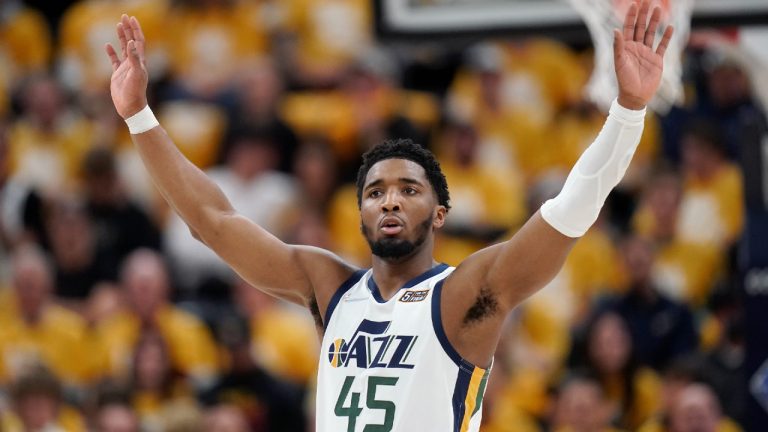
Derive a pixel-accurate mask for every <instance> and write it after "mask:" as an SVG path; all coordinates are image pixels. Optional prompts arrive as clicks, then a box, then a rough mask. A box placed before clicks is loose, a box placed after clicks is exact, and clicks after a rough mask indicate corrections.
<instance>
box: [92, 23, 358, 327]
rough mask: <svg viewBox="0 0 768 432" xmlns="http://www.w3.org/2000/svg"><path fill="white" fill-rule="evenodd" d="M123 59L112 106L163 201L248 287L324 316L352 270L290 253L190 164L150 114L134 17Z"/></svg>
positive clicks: (122, 29)
mask: <svg viewBox="0 0 768 432" xmlns="http://www.w3.org/2000/svg"><path fill="white" fill-rule="evenodd" d="M117 34H118V37H119V39H120V45H121V49H122V52H121V56H118V54H117V52H116V51H115V49H114V48H113V47H112V46H111V45H107V46H106V51H107V55H108V56H109V58H110V60H111V61H112V68H113V74H112V81H111V84H110V91H111V93H112V101H113V102H114V105H115V108H116V109H117V112H118V114H120V116H121V117H123V118H124V119H126V122H127V123H128V125H129V129H131V138H132V139H133V142H134V144H135V145H136V147H137V149H138V151H139V154H140V156H141V159H142V161H143V162H144V165H145V166H146V168H147V170H148V172H149V174H150V176H151V177H152V180H153V181H154V183H155V185H156V186H157V188H158V189H159V191H160V193H161V194H162V195H163V197H164V198H165V199H166V200H167V201H168V203H169V204H170V205H171V207H173V209H174V210H175V211H176V212H177V213H178V214H179V215H180V216H181V218H182V219H183V220H184V222H186V223H187V225H188V226H189V228H190V231H192V233H193V235H195V237H196V238H198V239H199V240H201V241H202V242H203V243H205V244H206V245H207V246H208V247H210V248H211V249H213V250H214V251H215V252H216V253H217V254H218V255H219V256H220V257H221V258H222V259H224V261H226V262H227V263H228V264H229V265H230V266H232V268H233V269H234V270H235V271H236V272H237V273H238V274H240V275H241V276H242V277H243V278H244V279H245V280H246V281H248V282H249V283H250V284H252V285H254V286H256V287H257V288H259V289H262V290H264V291H267V292H269V293H270V294H273V295H276V296H278V297H281V298H284V299H287V300H290V301H293V302H296V303H300V304H304V305H307V306H312V305H313V303H314V302H315V301H316V302H317V303H318V304H319V308H320V312H322V311H324V309H325V306H326V305H327V302H328V301H329V300H330V297H331V295H332V294H333V292H334V291H335V289H336V288H337V287H338V286H339V285H340V284H341V283H342V282H343V281H344V280H346V278H347V277H349V276H350V275H351V273H352V271H353V270H354V269H353V268H351V267H350V266H348V265H346V264H344V263H343V262H342V261H341V260H340V259H339V258H338V257H336V256H335V255H333V254H331V253H330V252H327V251H324V250H321V249H317V248H310V247H306V246H290V245H287V244H285V243H283V242H282V241H280V240H279V239H277V238H276V237H274V236H273V235H271V234H270V233H268V232H267V231H266V230H264V229H262V228H261V227H259V226H258V225H256V224H255V223H253V222H252V221H250V220H248V219H247V218H245V217H243V216H240V215H238V214H237V213H236V212H235V211H234V209H233V208H232V205H231V204H230V203H229V201H228V200H227V198H226V197H225V196H224V194H223V193H222V192H221V190H220V189H219V188H218V187H217V186H216V185H215V184H214V183H213V182H212V181H211V180H210V179H209V178H208V177H207V176H206V175H205V174H204V173H203V172H202V171H201V170H200V169H198V168H197V167H196V166H194V165H193V164H192V163H191V162H189V160H187V159H186V158H185V157H184V156H183V155H182V154H181V152H180V151H179V150H178V149H177V148H176V146H175V145H174V143H173V142H172V141H171V139H170V138H169V137H168V135H167V134H166V133H165V131H164V130H163V128H162V127H160V126H159V124H158V123H157V120H155V118H154V115H152V112H151V111H150V110H149V108H148V107H147V97H146V90H147V82H148V76H147V69H146V60H145V58H144V43H145V41H144V35H143V33H142V31H141V26H140V25H139V22H138V20H136V18H135V17H131V18H128V16H126V15H123V16H122V19H121V22H120V23H119V24H118V25H117Z"/></svg>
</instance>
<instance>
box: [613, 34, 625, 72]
mask: <svg viewBox="0 0 768 432" xmlns="http://www.w3.org/2000/svg"><path fill="white" fill-rule="evenodd" d="M622 52H624V37H622V34H621V32H620V31H618V30H616V29H613V64H614V65H615V64H618V62H619V57H621V53H622Z"/></svg>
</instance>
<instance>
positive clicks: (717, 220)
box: [677, 162, 744, 248]
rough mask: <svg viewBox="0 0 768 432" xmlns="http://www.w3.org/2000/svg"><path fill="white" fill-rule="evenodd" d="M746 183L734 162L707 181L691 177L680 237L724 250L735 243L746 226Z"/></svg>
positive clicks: (685, 190) (686, 185) (687, 182)
mask: <svg viewBox="0 0 768 432" xmlns="http://www.w3.org/2000/svg"><path fill="white" fill-rule="evenodd" d="M743 182H744V180H743V178H742V176H741V171H740V170H739V168H738V167H737V166H736V165H734V164H732V163H730V162H724V163H723V166H722V167H721V168H720V169H719V170H718V171H717V172H716V173H715V175H714V176H713V177H712V178H710V179H707V180H703V179H697V178H694V177H693V176H690V175H689V176H687V177H686V179H685V181H684V185H683V200H682V202H681V203H680V214H679V216H678V224H677V233H678V235H679V236H680V238H681V239H683V240H687V241H691V242H694V243H704V244H706V243H711V244H714V245H716V246H719V247H723V248H726V247H728V245H730V244H732V243H733V241H735V240H736V239H737V238H738V236H739V235H740V234H741V230H742V229H743V227H744V184H743Z"/></svg>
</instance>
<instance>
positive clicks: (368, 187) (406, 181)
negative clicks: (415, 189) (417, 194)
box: [363, 177, 424, 190]
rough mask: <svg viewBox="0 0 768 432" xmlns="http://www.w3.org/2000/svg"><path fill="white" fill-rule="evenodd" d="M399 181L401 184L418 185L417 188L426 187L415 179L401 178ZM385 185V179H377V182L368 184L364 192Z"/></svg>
mask: <svg viewBox="0 0 768 432" xmlns="http://www.w3.org/2000/svg"><path fill="white" fill-rule="evenodd" d="M397 181H398V182H400V183H406V184H412V185H417V186H424V185H423V184H422V183H421V182H420V181H418V180H416V179H414V178H411V177H400V178H398V179H397ZM383 183H384V179H376V180H374V181H372V182H370V183H368V184H367V185H366V186H365V188H364V189H363V190H368V189H370V188H372V187H376V186H380V185H381V184H383Z"/></svg>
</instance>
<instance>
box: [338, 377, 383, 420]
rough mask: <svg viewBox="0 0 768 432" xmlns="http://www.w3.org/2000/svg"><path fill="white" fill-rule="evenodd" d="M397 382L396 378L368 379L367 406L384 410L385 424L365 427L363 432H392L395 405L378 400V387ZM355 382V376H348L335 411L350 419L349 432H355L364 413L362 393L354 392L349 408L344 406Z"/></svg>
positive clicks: (339, 415) (340, 415)
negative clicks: (361, 400)
mask: <svg viewBox="0 0 768 432" xmlns="http://www.w3.org/2000/svg"><path fill="white" fill-rule="evenodd" d="M397 380H398V378H396V377H381V376H371V377H368V393H367V394H366V397H365V406H366V407H367V408H369V409H381V410H384V424H373V425H372V424H369V425H365V428H364V429H363V432H390V431H391V430H392V425H393V423H394V421H395V408H396V407H395V403H394V402H392V401H388V400H378V399H376V387H378V386H380V385H383V386H393V385H395V384H397ZM354 381H355V377H354V376H348V377H347V378H346V379H345V380H344V385H342V386H341V393H340V394H339V398H338V399H337V400H336V407H335V408H334V411H333V412H334V414H336V416H337V417H349V422H348V423H347V432H355V425H356V424H357V417H358V416H360V414H361V413H362V412H363V409H362V408H361V407H360V393H356V392H352V394H351V395H350V399H349V406H348V407H345V406H344V401H346V400H347V395H348V394H349V389H350V388H351V387H352V383H353V382H354Z"/></svg>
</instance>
